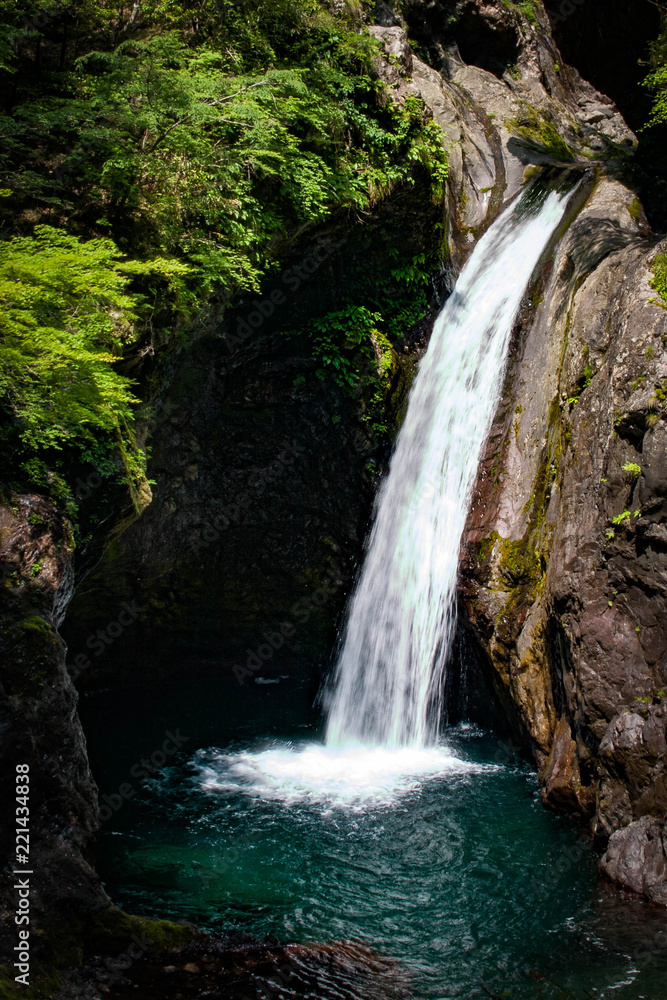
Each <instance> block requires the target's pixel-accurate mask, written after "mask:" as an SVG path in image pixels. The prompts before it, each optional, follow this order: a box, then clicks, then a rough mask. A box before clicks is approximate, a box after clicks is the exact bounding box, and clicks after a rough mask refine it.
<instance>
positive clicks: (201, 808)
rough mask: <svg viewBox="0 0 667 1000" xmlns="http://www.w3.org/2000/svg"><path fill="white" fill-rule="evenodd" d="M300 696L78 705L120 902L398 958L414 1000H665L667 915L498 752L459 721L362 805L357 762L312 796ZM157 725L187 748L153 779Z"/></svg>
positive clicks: (129, 697)
mask: <svg viewBox="0 0 667 1000" xmlns="http://www.w3.org/2000/svg"><path fill="white" fill-rule="evenodd" d="M310 702H311V692H310V691H309V690H308V689H307V688H305V687H300V686H299V685H298V684H297V683H296V682H295V681H294V680H283V681H282V682H281V683H280V684H277V685H266V686H256V685H247V686H246V687H245V688H239V687H238V685H236V684H235V682H233V681H229V680H224V679H218V680H217V681H211V680H208V681H207V680H201V679H200V680H194V681H191V682H189V683H188V684H187V685H186V684H181V685H178V686H173V685H172V686H171V687H170V688H169V689H168V690H165V691H163V692H161V693H160V695H159V699H157V700H156V696H155V694H154V693H152V694H146V695H145V696H142V694H141V692H137V691H133V692H132V693H125V694H114V695H110V694H109V693H105V694H102V695H100V696H98V697H96V698H88V699H84V701H83V704H82V715H83V718H84V724H85V727H86V730H87V734H88V739H89V744H90V751H91V760H92V763H93V768H94V772H95V774H96V776H97V778H98V782H99V783H100V786H101V789H102V791H103V792H105V793H107V794H109V795H111V802H112V803H115V802H116V799H115V798H114V797H113V796H114V795H117V794H118V789H119V788H120V787H121V785H125V786H126V789H125V790H126V793H127V790H128V788H130V789H131V790H132V792H133V794H132V796H131V797H130V798H129V800H127V801H124V803H123V805H122V806H121V807H120V808H118V809H117V810H113V811H112V810H111V809H108V810H107V813H111V815H110V816H109V818H108V819H107V821H106V822H105V823H104V827H103V834H102V837H101V857H100V867H101V871H102V874H103V877H104V879H105V882H106V885H107V888H108V891H109V892H110V893H111V895H112V897H113V898H114V899H115V900H116V901H117V902H118V903H120V904H121V905H123V906H124V907H125V908H126V909H129V910H131V911H132V912H141V913H146V914H151V915H153V914H155V915H157V914H159V915H161V916H170V917H171V918H172V919H187V920H191V921H193V922H195V923H197V924H199V925H200V926H203V927H206V928H209V929H210V930H213V931H218V932H221V931H224V932H229V931H239V932H243V933H247V934H252V935H257V936H259V937H261V938H267V937H268V938H272V939H274V940H277V941H295V942H325V943H326V942H342V941H347V942H349V941H353V942H361V943H363V944H364V945H365V946H366V947H367V948H369V949H371V950H372V953H374V954H376V955H378V956H383V957H386V958H389V959H393V960H395V963H396V964H395V967H394V968H395V973H394V976H395V978H396V981H397V982H398V981H399V980H400V983H401V990H403V992H401V993H400V995H401V996H406V997H411V998H414V1000H449V998H459V997H460V998H464V997H465V998H478V997H479V998H482V997H488V996H496V997H499V996H503V997H505V996H506V997H510V998H515V1000H523V998H526V1000H528V998H537V997H540V996H541V997H544V998H552V997H554V998H555V997H564V998H565V997H572V996H574V997H577V998H582V1000H584V998H586V997H595V998H603V997H604V998H610V997H618V998H642V997H644V998H649V1000H664V998H665V997H667V986H666V985H665V983H666V982H667V976H666V972H667V962H666V961H665V958H664V957H661V956H664V955H665V953H666V952H667V948H664V947H662V945H663V944H667V915H665V914H664V912H662V911H658V910H655V909H653V908H651V907H649V906H648V905H646V904H644V903H641V902H640V901H637V900H634V899H628V898H625V897H621V896H620V895H619V894H618V893H616V892H615V891H613V890H610V889H608V888H606V887H605V886H603V885H600V884H598V881H597V876H596V861H597V857H596V855H595V853H594V851H593V850H592V848H591V846H590V844H589V843H588V841H587V840H586V839H585V838H582V837H581V835H580V833H579V831H578V830H577V829H576V828H575V827H574V826H572V825H571V824H569V823H568V822H567V821H565V820H563V819H562V818H559V817H557V816H555V815H553V814H551V813H548V812H547V811H545V810H544V809H543V807H542V806H541V804H540V800H539V790H538V786H537V782H536V778H535V776H534V774H533V773H532V772H531V770H530V768H529V767H528V766H527V765H525V764H524V763H522V762H521V761H520V760H519V759H517V758H516V757H514V756H513V754H512V750H511V748H509V749H508V748H507V747H506V746H503V745H502V744H500V743H498V741H496V740H494V739H493V737H492V736H490V735H489V734H485V733H483V732H481V731H479V730H477V729H474V728H472V727H466V726H462V727H458V728H456V729H453V730H449V731H446V732H445V733H444V734H443V741H444V744H445V745H446V747H447V749H448V751H449V754H450V756H449V757H447V756H445V754H444V751H443V756H442V760H441V761H440V762H439V763H438V762H437V761H436V764H435V765H434V766H431V767H430V769H429V768H426V769H425V770H424V769H422V770H423V773H422V774H421V776H416V777H415V776H413V777H410V776H409V775H407V776H405V775H404V777H403V779H402V783H399V785H398V787H397V783H396V781H395V780H393V779H392V777H391V775H390V776H389V777H386V780H385V779H382V780H381V779H378V781H377V782H376V786H377V787H376V788H375V792H374V794H373V795H372V796H370V797H369V796H368V794H366V797H365V798H363V797H362V798H359V797H358V795H356V794H355V789H356V786H355V780H356V779H355V777H354V774H353V773H352V771H351V770H350V769H351V768H352V769H353V768H354V767H355V764H354V762H353V763H351V764H350V763H346V762H343V768H342V772H341V770H340V768H338V771H337V772H336V774H335V775H334V778H333V780H332V782H330V783H329V784H328V785H327V786H326V787H324V788H323V787H313V786H312V783H311V784H310V785H309V778H308V777H306V779H304V780H303V781H300V779H299V778H298V775H297V778H295V777H294V767H293V765H294V762H295V761H296V764H297V766H296V772H298V771H299V768H301V770H303V767H302V764H301V759H300V758H299V757H298V756H297V755H296V754H295V752H297V754H298V752H299V751H303V749H304V747H305V746H307V745H309V744H312V743H313V742H314V741H316V740H317V736H318V722H317V719H316V718H313V716H312V713H311V710H310ZM147 720H149V721H147ZM167 730H168V731H170V732H172V733H174V734H176V732H177V730H178V731H179V733H180V735H179V738H181V739H182V738H184V737H186V736H187V740H186V742H184V743H183V745H182V746H181V748H180V749H179V750H178V751H177V752H176V753H173V754H169V756H168V759H167V761H166V762H165V763H164V765H163V766H158V767H156V768H153V766H152V765H151V766H150V771H151V775H150V776H149V777H146V776H145V768H144V766H143V765H142V764H141V759H142V758H143V759H144V761H149V759H150V757H151V755H152V754H153V753H155V752H156V751H157V753H158V756H157V761H158V763H159V762H160V760H161V757H160V748H161V747H162V745H163V742H164V739H165V735H164V734H165V732H166V731H167ZM320 752H321V751H319V750H311V751H310V753H311V754H312V753H315V754H317V753H320ZM250 753H255V754H256V756H249V754H250ZM303 759H306V758H303ZM358 763H360V764H362V763H363V762H358ZM431 763H432V762H431ZM337 766H338V765H337ZM286 767H287V771H288V773H287V776H285V773H284V771H285V768H286ZM276 769H277V770H276ZM269 772H270V773H269ZM341 781H342V784H341ZM320 785H321V783H320ZM341 789H342V791H341ZM357 791H358V789H357ZM121 798H122V797H121ZM656 935H657V936H656ZM647 949H648V950H649V953H648V954H647ZM346 989H347V990H348V992H345V991H344V989H343V985H341V984H339V986H338V987H334V986H333V985H332V984H331V983H329V982H328V981H327V986H326V988H324V987H323V992H321V993H318V994H308V995H309V996H310V995H312V996H318V997H320V998H322V1000H325V998H328V997H334V996H354V995H356V994H355V992H354V982H353V980H351V981H350V982H348V983H347V984H346ZM340 991H342V992H340ZM300 995H301V994H299V993H298V992H297V993H295V992H293V991H290V989H289V988H288V987H284V988H282V987H281V989H280V990H279V991H278V993H276V994H275V996H285V997H288V996H289V997H291V996H300ZM386 995H388V994H386Z"/></svg>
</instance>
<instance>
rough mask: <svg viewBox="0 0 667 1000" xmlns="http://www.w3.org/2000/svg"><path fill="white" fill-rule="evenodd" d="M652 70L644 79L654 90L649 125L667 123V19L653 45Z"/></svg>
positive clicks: (645, 84)
mask: <svg viewBox="0 0 667 1000" xmlns="http://www.w3.org/2000/svg"><path fill="white" fill-rule="evenodd" d="M651 63H652V70H651V72H650V73H649V75H648V76H647V77H646V79H645V80H644V86H645V87H648V89H649V90H652V91H653V94H654V98H653V107H652V109H651V116H650V118H649V120H648V122H647V127H650V126H653V125H664V124H666V123H667V20H664V21H663V26H662V31H661V33H660V35H659V37H658V39H657V40H656V41H655V42H654V43H653V45H652V46H651Z"/></svg>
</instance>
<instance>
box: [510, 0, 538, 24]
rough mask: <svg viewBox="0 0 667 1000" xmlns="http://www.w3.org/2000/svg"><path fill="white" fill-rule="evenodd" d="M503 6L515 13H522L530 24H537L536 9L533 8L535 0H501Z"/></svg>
mask: <svg viewBox="0 0 667 1000" xmlns="http://www.w3.org/2000/svg"><path fill="white" fill-rule="evenodd" d="M503 7H505V9H506V10H511V11H514V12H515V13H517V14H521V15H523V17H525V19H526V20H527V21H529V22H530V24H533V25H534V24H537V23H538V22H537V10H536V8H535V0H518V3H514V2H513V0H503Z"/></svg>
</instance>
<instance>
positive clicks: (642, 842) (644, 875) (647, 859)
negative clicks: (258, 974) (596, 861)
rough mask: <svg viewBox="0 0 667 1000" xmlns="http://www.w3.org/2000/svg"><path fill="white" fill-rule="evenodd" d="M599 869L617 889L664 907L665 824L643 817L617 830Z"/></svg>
mask: <svg viewBox="0 0 667 1000" xmlns="http://www.w3.org/2000/svg"><path fill="white" fill-rule="evenodd" d="M601 868H602V871H603V872H604V874H605V875H607V876H608V877H609V878H611V879H613V880H614V881H615V882H618V883H619V885H622V886H625V887H627V888H629V889H632V890H633V891H634V892H637V893H640V894H641V895H643V896H647V897H648V899H650V900H651V902H653V903H660V904H662V905H663V906H667V823H664V822H663V821H662V820H658V819H653V818H652V817H650V816H643V817H642V819H639V820H635V821H634V822H632V823H630V824H629V825H628V826H626V827H624V828H623V829H622V830H618V831H617V832H616V833H615V834H614V835H613V836H612V838H611V840H610V841H609V847H608V848H607V853H606V854H605V856H604V858H603V859H602V862H601Z"/></svg>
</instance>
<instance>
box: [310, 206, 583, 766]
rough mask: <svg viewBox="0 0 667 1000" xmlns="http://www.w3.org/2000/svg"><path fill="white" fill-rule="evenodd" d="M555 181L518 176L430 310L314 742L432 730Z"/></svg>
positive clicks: (547, 235) (551, 216)
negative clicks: (478, 497)
mask: <svg viewBox="0 0 667 1000" xmlns="http://www.w3.org/2000/svg"><path fill="white" fill-rule="evenodd" d="M567 200H568V193H567V192H563V191H562V190H561V191H559V190H551V191H548V192H547V191H546V190H544V189H530V190H528V191H526V192H525V193H524V195H523V196H522V197H521V198H520V199H519V200H518V201H516V202H514V204H513V205H512V206H511V207H510V208H509V209H507V210H506V211H505V212H504V213H503V214H502V215H501V216H500V217H499V218H498V219H497V220H496V222H495V223H494V224H493V225H492V226H491V227H490V229H489V230H488V231H487V233H486V234H485V235H484V236H483V237H482V239H480V241H479V242H478V244H477V246H476V247H475V250H474V252H473V254H472V255H471V257H470V260H469V261H468V263H467V264H466V266H465V268H464V269H463V271H462V272H461V275H460V278H459V280H458V282H457V284H456V287H455V289H454V291H453V293H452V294H451V296H450V297H449V299H448V300H447V302H446V304H445V306H444V307H443V309H442V311H441V312H440V315H439V316H438V319H437V321H436V323H435V326H434V329H433V334H432V336H431V341H430V344H429V347H428V350H427V352H426V354H425V356H424V358H423V360H422V362H421V365H420V368H419V373H418V375H417V378H416V380H415V383H414V386H413V388H412V391H411V394H410V400H409V405H408V410H407V414H406V418H405V422H404V424H403V427H402V428H401V431H400V433H399V436H398V440H397V443H396V448H395V451H394V454H393V457H392V461H391V467H390V470H389V474H388V476H387V478H386V480H385V482H384V484H383V486H382V488H381V490H380V493H379V497H378V504H377V516H376V519H375V524H374V527H373V529H372V531H371V534H370V538H369V541H368V548H367V554H366V558H365V561H364V564H363V567H362V571H361V575H360V578H359V581H358V583H357V587H356V590H355V593H354V595H353V598H352V600H351V603H350V607H349V610H348V616H347V623H346V626H345V629H344V632H343V637H342V643H341V649H340V655H339V658H338V662H337V664H336V668H335V672H334V676H333V681H332V687H331V689H330V691H329V693H328V695H327V709H328V720H327V730H326V742H327V744H328V745H329V746H330V747H341V748H342V747H346V746H351V745H354V744H363V745H365V746H381V747H420V746H428V745H431V744H434V743H436V742H437V735H438V726H439V720H440V710H441V701H442V689H443V683H444V677H443V674H444V670H445V666H446V663H447V658H448V655H449V651H450V648H451V643H452V638H453V634H454V628H455V620H456V580H457V572H458V562H459V548H460V543H461V535H462V533H463V529H464V526H465V521H466V515H467V512H468V507H469V503H470V494H471V491H472V487H473V483H474V480H475V476H476V473H477V467H478V464H479V458H480V452H481V449H482V446H483V444H484V441H485V439H486V437H487V435H488V432H489V429H490V426H491V421H492V419H493V414H494V411H495V409H496V406H497V402H498V396H499V393H500V389H501V385H502V377H503V372H504V368H505V360H506V355H507V350H508V345H509V339H510V335H511V332H512V327H513V325H514V322H515V319H516V316H517V313H518V310H519V307H520V304H521V299H522V296H523V295H524V293H525V290H526V286H527V285H528V282H529V281H530V278H531V275H532V274H533V272H534V270H535V268H536V266H537V264H538V262H539V260H540V257H541V255H542V254H543V253H544V251H545V249H546V247H547V245H548V243H549V240H550V239H551V237H552V236H553V234H554V232H555V230H556V228H557V226H558V223H559V222H560V221H561V219H562V217H563V215H564V212H565V208H566V203H567Z"/></svg>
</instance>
